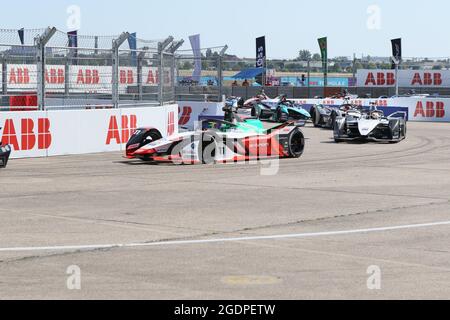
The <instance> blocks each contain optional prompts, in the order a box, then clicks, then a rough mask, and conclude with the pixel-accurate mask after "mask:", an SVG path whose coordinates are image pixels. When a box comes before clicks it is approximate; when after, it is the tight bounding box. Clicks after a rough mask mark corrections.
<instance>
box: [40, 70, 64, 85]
mask: <svg viewBox="0 0 450 320" xmlns="http://www.w3.org/2000/svg"><path fill="white" fill-rule="evenodd" d="M64 75H65V73H64V69H59V68H58V69H57V68H50V69H47V70H45V82H47V83H48V84H63V83H64V79H65V76H64Z"/></svg>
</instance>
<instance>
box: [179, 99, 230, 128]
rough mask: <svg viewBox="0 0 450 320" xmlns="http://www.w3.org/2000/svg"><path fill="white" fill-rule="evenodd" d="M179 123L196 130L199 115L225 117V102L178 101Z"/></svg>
mask: <svg viewBox="0 0 450 320" xmlns="http://www.w3.org/2000/svg"><path fill="white" fill-rule="evenodd" d="M177 103H178V105H179V125H180V126H181V127H185V128H188V129H189V130H194V127H195V122H196V121H198V120H199V117H200V116H202V117H212V118H214V117H223V110H222V109H223V107H224V105H225V104H224V103H218V102H194V101H178V102H177Z"/></svg>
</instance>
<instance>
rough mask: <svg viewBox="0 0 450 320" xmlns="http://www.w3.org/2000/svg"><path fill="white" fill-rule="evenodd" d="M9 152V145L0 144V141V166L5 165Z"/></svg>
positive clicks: (3, 166)
mask: <svg viewBox="0 0 450 320" xmlns="http://www.w3.org/2000/svg"><path fill="white" fill-rule="evenodd" d="M0 129H1V128H0ZM10 154H11V147H10V146H9V145H2V142H1V141H0V168H5V167H6V165H7V164H8V159H9V156H10Z"/></svg>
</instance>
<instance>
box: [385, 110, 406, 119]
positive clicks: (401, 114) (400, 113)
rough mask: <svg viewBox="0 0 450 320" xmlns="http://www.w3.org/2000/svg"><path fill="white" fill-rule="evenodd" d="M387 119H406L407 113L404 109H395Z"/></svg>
mask: <svg viewBox="0 0 450 320" xmlns="http://www.w3.org/2000/svg"><path fill="white" fill-rule="evenodd" d="M387 118H388V119H395V118H403V119H404V120H405V121H407V120H408V114H407V113H406V112H405V111H397V112H394V113H392V114H390V115H389V116H388V117H387Z"/></svg>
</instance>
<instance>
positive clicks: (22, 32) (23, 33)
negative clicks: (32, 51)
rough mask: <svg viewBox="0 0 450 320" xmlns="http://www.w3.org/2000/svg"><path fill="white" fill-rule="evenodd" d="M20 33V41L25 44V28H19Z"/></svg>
mask: <svg viewBox="0 0 450 320" xmlns="http://www.w3.org/2000/svg"><path fill="white" fill-rule="evenodd" d="M18 33H19V39H20V43H21V44H22V45H24V44H25V29H24V28H22V29H20V30H18Z"/></svg>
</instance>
